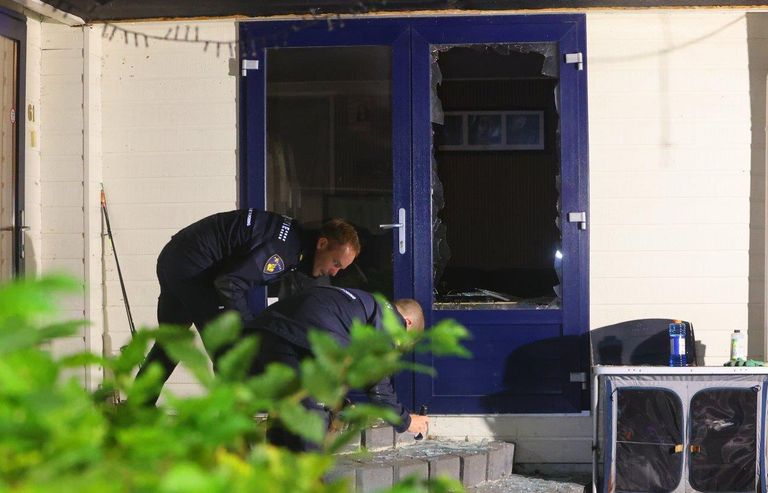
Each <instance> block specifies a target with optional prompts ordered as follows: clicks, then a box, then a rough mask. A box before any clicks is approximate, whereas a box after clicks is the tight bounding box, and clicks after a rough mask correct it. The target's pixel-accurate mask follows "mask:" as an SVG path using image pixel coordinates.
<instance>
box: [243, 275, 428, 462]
mask: <svg viewBox="0 0 768 493" xmlns="http://www.w3.org/2000/svg"><path fill="white" fill-rule="evenodd" d="M394 306H395V314H396V315H398V316H399V317H400V318H401V322H402V324H403V326H405V327H406V328H407V329H408V330H422V329H423V328H424V313H423V312H422V309H421V306H420V305H419V304H418V303H417V302H416V301H415V300H412V299H407V298H406V299H400V300H396V301H395V303H394ZM382 315H383V312H382V307H381V306H379V303H378V302H377V301H376V299H375V298H374V297H373V295H371V294H370V293H368V292H366V291H362V290H359V289H352V288H340V287H334V286H315V287H311V288H308V289H306V290H304V291H302V292H300V293H298V294H295V295H293V296H291V297H289V298H286V299H283V300H280V301H278V302H277V303H274V304H273V305H271V306H269V307H268V308H267V309H266V310H264V311H263V312H261V313H260V314H259V315H258V316H256V318H255V319H253V320H250V321H247V322H246V324H245V331H246V332H248V333H255V334H256V335H258V336H259V340H260V344H259V354H258V356H257V357H256V361H255V363H254V368H253V373H255V374H259V373H262V372H263V371H264V369H265V368H266V366H267V365H268V364H269V363H273V362H279V363H283V364H285V365H288V366H291V367H293V368H296V369H298V368H299V363H300V362H301V360H302V359H304V358H306V357H309V356H311V350H310V344H309V340H308V333H309V331H310V330H311V329H317V330H323V331H326V332H328V333H329V334H330V335H331V336H332V337H333V338H334V339H336V341H338V343H339V344H340V345H342V346H346V345H347V344H349V340H350V328H351V327H352V323H353V321H355V320H358V321H360V322H364V323H366V324H369V325H372V326H374V327H376V328H379V329H380V328H381V324H382ZM367 394H368V398H369V400H370V401H372V402H373V403H375V404H379V405H382V406H387V407H390V408H392V409H393V410H394V411H395V412H396V413H397V414H398V416H400V418H401V422H400V425H398V426H397V427H396V428H395V429H396V430H397V431H398V432H399V433H402V432H404V431H410V432H413V433H424V434H426V432H427V425H428V417H427V416H419V415H412V414H410V413H409V412H408V410H407V409H406V408H405V407H404V406H403V405H402V404H401V403H400V402H399V401H398V399H397V396H396V394H395V390H394V386H393V383H392V378H391V377H388V378H385V379H384V380H382V381H380V382H379V383H377V384H376V385H374V386H372V387H371V388H369V389H367ZM302 404H303V405H304V407H306V408H307V409H310V410H314V411H316V412H318V413H320V414H321V415H322V416H323V417H324V419H326V422H328V419H329V417H328V413H327V411H326V410H325V409H324V408H323V406H322V404H320V403H317V402H315V401H313V400H312V399H305V400H304V401H303V402H302ZM268 438H269V439H270V441H271V442H272V443H275V444H277V445H283V446H285V447H287V448H289V449H291V450H308V449H311V448H313V447H312V445H311V444H309V443H307V442H305V441H304V440H302V439H301V438H300V437H297V436H295V435H292V434H291V433H289V432H287V431H286V430H283V429H281V428H271V429H270V436H269V437H268Z"/></svg>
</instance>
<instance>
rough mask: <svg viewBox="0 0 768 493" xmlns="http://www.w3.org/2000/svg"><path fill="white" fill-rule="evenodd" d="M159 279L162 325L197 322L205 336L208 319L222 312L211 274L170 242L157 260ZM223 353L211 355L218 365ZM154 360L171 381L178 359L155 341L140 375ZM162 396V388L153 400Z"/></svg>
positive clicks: (183, 327) (181, 325) (182, 326)
mask: <svg viewBox="0 0 768 493" xmlns="http://www.w3.org/2000/svg"><path fill="white" fill-rule="evenodd" d="M157 279H158V281H160V297H159V298H158V300H157V322H158V323H159V324H161V325H162V324H173V325H177V326H179V330H187V329H188V328H189V327H190V326H191V325H192V324H194V325H195V327H196V328H197V330H198V331H199V332H200V334H201V335H202V331H203V329H204V328H205V326H206V325H207V324H208V322H210V321H211V320H213V319H214V318H216V317H217V316H218V315H219V313H221V308H220V307H219V295H218V293H217V292H216V290H215V289H214V287H213V281H212V279H211V275H210V273H208V272H207V271H205V270H203V269H200V268H197V267H196V266H194V265H190V264H189V263H188V262H183V261H182V260H180V258H179V256H177V255H175V253H174V252H173V248H172V247H171V245H170V244H169V245H167V246H166V247H165V248H164V249H163V251H162V252H161V253H160V256H159V257H158V259H157ZM220 353H221V352H219V353H217V354H211V355H210V356H211V359H212V360H213V362H214V367H215V366H216V360H217V359H218V356H219V355H220ZM153 362H157V363H160V365H161V367H162V369H163V378H162V381H163V382H165V381H166V380H168V377H170V376H171V373H173V370H174V369H175V368H176V362H175V361H173V360H172V359H171V358H170V357H169V356H168V354H167V353H166V352H165V350H164V349H163V348H162V347H161V346H160V345H159V344H157V343H155V344H154V345H153V346H152V348H151V349H150V351H149V354H147V358H146V359H145V360H144V363H143V364H142V366H141V369H139V373H138V375H137V376H140V375H142V374H143V373H144V372H145V371H146V369H147V368H148V367H149V365H150V363H153ZM159 396H160V393H159V391H158V392H157V393H156V394H155V395H154V396H153V398H152V399H151V403H154V402H156V401H157V398H158V397H159Z"/></svg>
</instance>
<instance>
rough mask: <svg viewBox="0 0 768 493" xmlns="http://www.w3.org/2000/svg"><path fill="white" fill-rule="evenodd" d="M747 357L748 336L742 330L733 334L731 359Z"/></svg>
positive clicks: (744, 358)
mask: <svg viewBox="0 0 768 493" xmlns="http://www.w3.org/2000/svg"><path fill="white" fill-rule="evenodd" d="M736 359H743V360H746V359H747V337H746V334H744V333H742V332H741V331H740V330H734V331H733V334H731V360H736Z"/></svg>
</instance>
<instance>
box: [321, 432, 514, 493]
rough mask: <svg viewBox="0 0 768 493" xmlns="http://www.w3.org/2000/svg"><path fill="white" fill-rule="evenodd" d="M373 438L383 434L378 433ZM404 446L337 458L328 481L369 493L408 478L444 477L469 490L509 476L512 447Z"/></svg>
mask: <svg viewBox="0 0 768 493" xmlns="http://www.w3.org/2000/svg"><path fill="white" fill-rule="evenodd" d="M376 434H377V436H378V434H384V432H383V431H381V430H379V431H377V432H376ZM400 438H403V437H402V436H401V437H400ZM405 443H408V445H403V444H402V443H401V444H400V445H399V446H397V447H389V448H381V449H379V450H377V451H374V452H370V451H363V452H358V453H351V454H340V455H339V456H338V460H337V465H336V468H335V469H334V471H332V472H331V473H330V474H329V476H328V479H329V480H334V479H339V478H345V479H346V480H347V482H348V484H349V485H350V486H351V488H350V491H354V492H356V493H369V492H373V491H378V490H381V489H384V488H390V487H391V486H392V485H393V484H394V483H397V482H398V481H400V480H402V479H405V478H406V477H408V476H412V475H415V476H417V477H419V478H423V479H429V478H435V477H437V476H448V477H450V478H454V479H456V480H458V481H461V483H462V484H463V485H464V487H465V488H469V487H473V486H476V485H478V484H481V483H484V482H487V481H489V480H490V481H495V480H498V479H501V478H504V477H506V476H508V475H510V474H512V468H513V466H514V453H515V446H514V444H512V443H507V442H488V441H484V442H451V441H439V440H422V441H415V440H414V441H413V443H412V442H405ZM379 445H382V444H381V443H379Z"/></svg>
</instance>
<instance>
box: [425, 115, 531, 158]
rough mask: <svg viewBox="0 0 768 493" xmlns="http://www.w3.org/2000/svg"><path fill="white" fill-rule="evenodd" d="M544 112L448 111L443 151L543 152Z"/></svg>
mask: <svg viewBox="0 0 768 493" xmlns="http://www.w3.org/2000/svg"><path fill="white" fill-rule="evenodd" d="M544 148H545V138H544V111H543V110H514V111H446V112H445V114H444V124H443V128H442V132H441V143H440V146H439V149H440V150H441V151H510V150H512V151H521V150H526V151H540V150H543V149H544Z"/></svg>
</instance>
